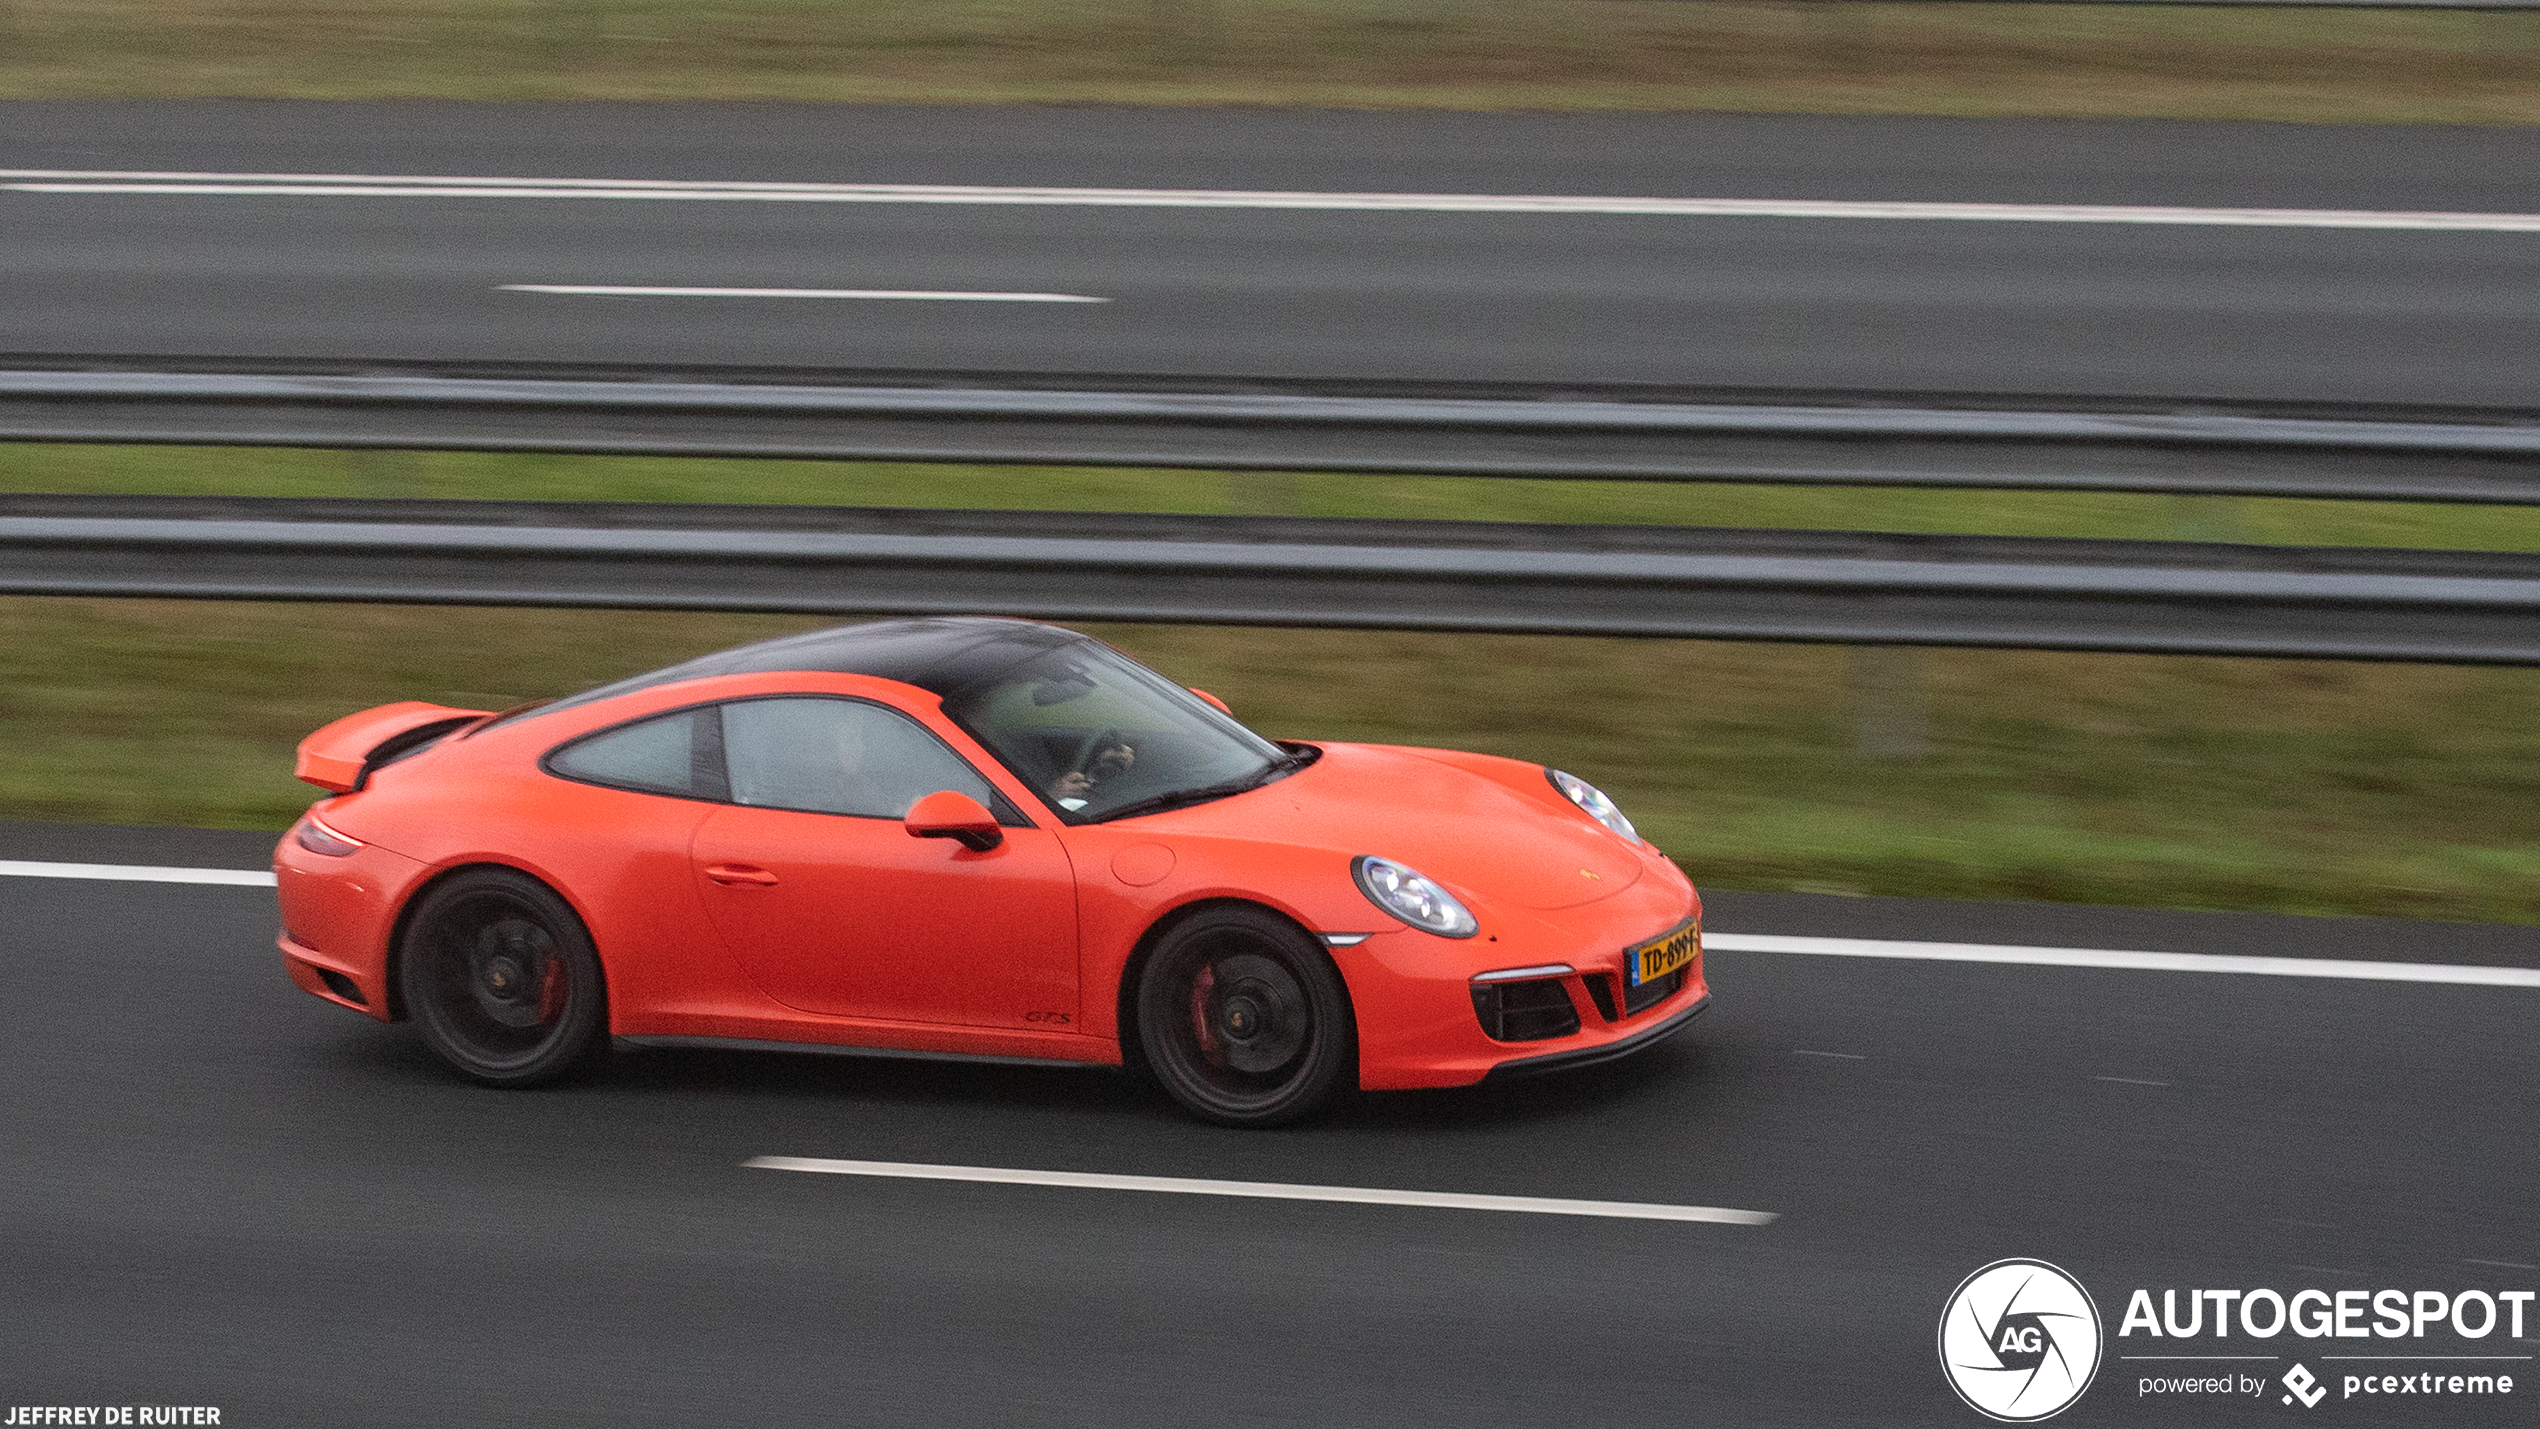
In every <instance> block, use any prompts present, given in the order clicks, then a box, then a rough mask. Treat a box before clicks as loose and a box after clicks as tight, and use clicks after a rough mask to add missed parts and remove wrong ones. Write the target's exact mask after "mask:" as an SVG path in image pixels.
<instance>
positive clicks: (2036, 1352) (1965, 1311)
mask: <svg viewBox="0 0 2540 1429" xmlns="http://www.w3.org/2000/svg"><path fill="white" fill-rule="evenodd" d="M2099 1344H2100V1338H2099V1307H2098V1306H2097V1305H2094V1304H2092V1303H2091V1300H2090V1292H2089V1291H2087V1290H2084V1289H2082V1288H2081V1282H2080V1281H2078V1280H2075V1279H2073V1278H2072V1277H2071V1276H2069V1275H2067V1274H2065V1273H2064V1272H2063V1271H2062V1270H2060V1269H2058V1268H2057V1267H2055V1266H2052V1265H2049V1264H2047V1263H2046V1262H2045V1261H2042V1260H1997V1261H1995V1262H1993V1263H1992V1264H1991V1265H1988V1266H1985V1267H1984V1268H1983V1269H1981V1270H1978V1271H1977V1272H1976V1273H1975V1274H1973V1275H1970V1276H1968V1277H1967V1278H1966V1279H1964V1280H1962V1281H1960V1282H1958V1288H1957V1289H1956V1290H1955V1291H1952V1292H1951V1293H1950V1296H1949V1300H1948V1303H1947V1304H1945V1305H1943V1306H1942V1307H1941V1311H1940V1370H1941V1373H1942V1374H1944V1375H1946V1376H1947V1377H1948V1379H1949V1387H1950V1388H1952V1389H1954V1390H1956V1391H1958V1397H1959V1398H1960V1399H1963V1400H1965V1401H1967V1407H1969V1408H1971V1409H1973V1410H1975V1411H1976V1412H1977V1413H1978V1414H1982V1415H1984V1416H1985V1417H1987V1418H1990V1419H1999V1420H2003V1421H2005V1422H2007V1423H2014V1424H2023V1423H2029V1422H2032V1421H2035V1420H2039V1419H2051V1418H2053V1417H2054V1416H2056V1415H2058V1414H2061V1413H2063V1412H2064V1411H2065V1410H2066V1409H2069V1408H2071V1407H2072V1405H2073V1402H2074V1401H2075V1400H2077V1399H2079V1398H2081V1395H2082V1391H2083V1390H2086V1389H2088V1388H2090V1379H2091V1376H2093V1375H2095V1374H2097V1373H2098V1372H2099Z"/></svg>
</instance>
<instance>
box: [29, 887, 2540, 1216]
mask: <svg viewBox="0 0 2540 1429" xmlns="http://www.w3.org/2000/svg"><path fill="white" fill-rule="evenodd" d="M0 878H89V879H103V880H108V881H113V882H121V883H213V884H232V885H237V886H242V887H258V888H271V887H273V886H274V879H273V875H272V874H271V873H269V872H266V871H264V870H261V869H243V868H161V867H153V866H149V865H144V864H128V863H32V862H22V861H12V860H8V859H0ZM1702 941H1703V945H1704V946H1705V947H1707V948H1709V949H1711V950H1713V951H1716V952H1723V953H1800V954H1807V955H1811V956H1825V957H1846V958H1898V959H1904V960H1907V961H1922V962H1951V963H2021V964H2027V965H2030V966H2034V967H2059V968H2122V969H2130V970H2134V971H2141V972H2190V973H2243V974H2254V975H2257V976H2261V977H2324V978H2350V979H2360V980H2363V981H2368V982H2430V983H2456V984H2461V985H2465V986H2473V987H2540V968H2490V967H2476V966H2471V965H2466V964H2460V963H2388V962H2366V961H2362V960H2360V959H2348V958H2266V957H2242V956H2235V955H2231V954H2222V953H2139V952H2123V951H2118V950H2115V949H2109V948H2025V947H2018V946H2014V945H2009V944H2001V943H1908V942H1892V941H1885V940H1879V939H1870V938H1803V937H1790V936H1785V935H1781V934H1775V933H1706V934H1704V935H1703V940H1702ZM1798 1055H1802V1056H1818V1057H1824V1056H1833V1057H1841V1056H1847V1055H1849V1054H1847V1053H1842V1052H1801V1053H1799V1054H1798ZM2112 1080H2113V1079H2112ZM1017 1174H1026V1173H1017ZM1131 1179H1136V1178H1131ZM1224 1184H1228V1185H1234V1184H1240V1183H1235V1182H1227V1183H1224ZM1225 1194H1233V1193H1232V1192H1228V1193H1225ZM1384 1194H1393V1193H1384ZM1400 1194H1406V1195H1409V1194H1420V1193H1413V1192H1404V1193H1400ZM1485 1199H1487V1198H1485Z"/></svg>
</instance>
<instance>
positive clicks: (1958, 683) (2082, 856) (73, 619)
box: [0, 447, 2540, 922]
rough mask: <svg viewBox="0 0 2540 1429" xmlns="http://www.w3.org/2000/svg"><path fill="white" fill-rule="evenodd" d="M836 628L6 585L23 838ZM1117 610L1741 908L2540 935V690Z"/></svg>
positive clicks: (1030, 485) (1013, 488)
mask: <svg viewBox="0 0 2540 1429" xmlns="http://www.w3.org/2000/svg"><path fill="white" fill-rule="evenodd" d="M0 488H4V489H14V490H20V491H71V492H79V491H91V492H108V491H115V492H168V493H182V492H219V493H227V494H239V495H310V496H321V495H420V496H492V495H501V496H511V497H520V498H540V497H544V498H557V499H584V500H602V499H640V500H660V501H693V500H749V501H790V502H830V503H839V504H867V505H925V506H976V507H1007V508H1024V509H1032V508H1038V509H1071V510H1175V511H1247V510H1250V511H1258V510H1263V509H1278V510H1293V511H1301V512H1305V513H1308V514H1329V515H1420V516H1446V517H1468V518H1496V519H1516V520H1548V521H1618V520H1620V521H1682V522H1702V523H1709V524H1730V525H1740V524H1742V525H1767V526H1770V525H1779V526H1806V527H1824V528H1843V529H1887V530H1976V531H2001V532H2007V533H2016V534H2047V535H2106V536H2141V537H2149V538H2154V539H2178V538H2181V537H2197V536H2202V537H2205V538H2209V539H2211V538H2221V539H2245V540H2283V541H2300V542H2314V543H2323V544H2383V545H2417V546H2451V547H2483V548H2487V549H2506V550H2540V516H2535V513H2531V512H2525V511H2519V510H2511V509H2490V508H2447V507H2425V506H2408V505H2399V504H2392V505H2387V506H2381V505H2367V504H2358V503H2336V502H2289V501H2252V500H2238V501H2219V502H2213V501H2190V500H2186V499H2181V498H2166V497H2122V496H2050V495H2034V494H2025V493H1986V492H1911V491H1861V490H1826V491H1812V490H1790V489H1776V488H1765V487H1714V486H1666V485H1659V484H1655V483H1647V484H1638V483H1610V484H1609V483H1574V482H1513V481H1485V480H1460V481H1458V480H1431V479H1419V478H1400V479H1392V478H1385V479H1376V478H1366V477H1336V476H1317V475H1311V474H1304V475H1293V476H1226V475H1224V474H1219V473H1206V472H1150V471H1085V470H1065V469H1060V470H1037V469H1029V468H946V467H910V466H890V465H875V464H855V463H808V462H805V463H792V462H712V461H666V460H664V461H655V460H650V459H642V458H590V457H546V456H477V455H468V454H455V453H452V454H430V455H418V454H410V453H389V454H347V453H332V452H304V451H288V452H268V451H254V450H198V449H181V448H158V449H151V448H85V447H0ZM819 623H821V622H817V621H805V620H799V619H792V618H782V617H747V616H720V615H672V614H640V613H631V612H577V611H543V610H461V609H445V608H431V607H405V608H400V607H379V606H291V605H272V604H222V603H188V602H162V601H107V600H61V599H10V600H0V729H5V730H6V732H7V738H8V751H9V757H8V758H7V759H6V760H0V818H39V819H41V818H50V819H79V820H100V821H114V822H131V823H176V824H204V825H214V826H232V827H279V826H280V825H281V824H282V823H284V822H286V821H288V819H289V818H290V817H292V815H293V814H294V813H295V812H296V811H297V810H298V809H299V808H300V807H302V806H303V805H304V804H305V803H306V802H307V800H308V798H309V797H310V794H311V791H309V790H308V789H306V788H305V787H303V786H301V785H298V784H296V783H294V782H293V781H292V780H291V778H290V777H289V768H290V758H291V748H292V746H293V744H294V743H295V742H296V741H297V740H298V739H299V738H300V736H301V735H303V734H305V733H307V732H308V731H309V730H310V729H312V728H314V727H316V726H317V725H319V724H321V723H323V722H325V721H326V720H329V719H332V718H334V717H336V716H338V715H340V714H343V713H346V712H348V711H350V710H353V709H358V708H362V707H364V706H368V705H372V704H379V703H384V702H386V701H389V700H395V699H416V698H420V699H431V700H438V701H441V702H444V703H450V704H459V705H466V706H473V707H479V708H494V707H501V706H504V705H509V704H513V703H517V702H519V701H521V700H525V699H530V698H535V697H537V696H541V695H550V694H559V693H563V692H566V691H570V690H574V689H579V688H584V687H587V686H588V685H591V684H594V683H597V682H600V681H602V680H606V679H611V678H614V677H616V676H619V675H622V674H628V673H632V672H634V671H637V670H642V669H648V668H651V667H654V666H657V665H660V664H664V663H667V662H669V661H671V660H674V659H678V658H681V657H683V656H686V655H689V654H694V653H698V652H701V651H704V650H709V649H715V648H719V647H721V646H724V645H729V644H734V643H738V642H740V641H742V640H747V639H753V638H758V637H761V636H766V635H773V634H777V633H781V632H785V631H790V630H797V629H803V628H807V627H808V626H811V625H816V624H819ZM1096 629H1097V633H1099V634H1102V635H1103V636H1104V637H1105V638H1107V639H1110V640H1112V641H1114V642H1115V643H1117V644H1120V645H1121V646H1123V647H1124V648H1126V649H1129V650H1130V651H1132V652H1133V653H1136V654H1138V655H1140V656H1141V657H1142V658H1145V659H1147V660H1149V661H1150V662H1151V663H1154V664H1155V665H1157V666H1158V667H1159V668H1161V669H1163V670H1165V671H1166V672H1167V673H1169V674H1171V675H1173V676H1175V677H1176V678H1179V679H1182V680H1184V681H1186V682H1189V683H1192V684H1197V685H1202V686H1204V687H1206V688H1208V689H1211V690H1214V691H1216V692H1217V693H1219V694H1221V695H1223V696H1225V697H1226V698H1227V699H1228V700H1229V701H1230V702H1231V703H1233V705H1234V706H1235V708H1236V709H1237V710H1238V711H1239V712H1240V713H1241V714H1242V715H1243V716H1244V717H1245V718H1246V719H1247V720H1248V721H1249V722H1251V723H1253V724H1254V725H1255V726H1257V727H1259V728H1261V729H1263V730H1265V731H1268V732H1271V733H1274V734H1279V735H1285V736H1296V737H1307V738H1334V739H1373V740H1388V741H1396V742H1403V743H1417V744H1436V745H1446V746H1452V747H1459V748H1470V749H1483V750H1490V751H1493V752H1496V753H1502V754H1508V755H1512V756H1516V757H1520V758H1526V759H1534V760H1541V761H1545V762H1548V763H1555V764H1560V765H1563V766H1565V767H1568V768H1572V769H1575V770H1577V771H1578V772H1579V773H1581V774H1583V775H1585V776H1587V777H1589V778H1591V779H1594V780H1595V781H1597V782H1598V783H1600V784H1602V785H1603V786H1605V787H1606V788H1607V789H1609V790H1610V791H1612V792H1613V793H1614V794H1615V795H1616V796H1617V797H1618V798H1620V799H1621V800H1622V801H1623V803H1624V806H1625V807H1626V808H1627V809H1628V810H1630V812H1631V813H1632V814H1633V816H1634V817H1635V818H1636V819H1638V820H1639V821H1640V823H1641V825H1642V827H1643V828H1644V829H1646V830H1647V831H1648V832H1649V833H1650V834H1651V835H1652V836H1653V837H1654V838H1656V839H1657V840H1658V841H1659V842H1660V843H1661V844H1662V845H1663V846H1665V847H1666V848H1668V849H1669V850H1670V851H1672V852H1674V853H1675V854H1676V855H1677V856H1678V857H1679V858H1680V859H1681V860H1683V862H1684V863H1685V865H1686V866H1687V867H1688V868H1690V869H1692V870H1694V872H1695V874H1696V876H1697V878H1699V879H1700V880H1701V881H1703V882H1704V883H1707V884H1709V885H1711V886H1715V887H1744V888H1767V889H1773V888H1797V889H1813V890H1820V891H1823V890H1833V891H1859V892H1874V893H1889V894H1903V895H1926V896H1953V897H1970V898H2043V899H2054V900H2069V901H2080V902H2111V903H2142V904H2156V905H2168V906H2186V907H2207V908H2264V909H2275V910H2281V911H2297V912H2347V913H2381V914H2395V915H2408V916H2418V917H2433V918H2478V919H2497V920H2506V921H2521V922H2540V671H2527V670H2477V669H2454V668H2445V667H2436V666H2375V665H2354V664H2338V663H2311V662H2297V661H2263V660H2215V659H2184V658H2167V657H2148V656H2147V657H2134V656H2109V655H2056V654H2038V653H2028V652H2004V651H1970V650H1930V651H1922V652H1916V653H1915V654H1913V655H1912V656H1910V657H1909V658H1908V659H1907V660H1906V661H1905V663H1904V666H1903V669H1902V671H1901V673H1900V672H1899V671H1898V670H1897V669H1894V668H1890V667H1884V666H1882V667H1875V668H1874V667H1872V666H1869V665H1866V664H1865V663H1864V662H1862V661H1861V659H1860V657H1859V656H1857V655H1856V654H1855V653H1854V652H1850V651H1846V650H1842V649H1835V648H1819V647H1804V646H1790V645H1737V644H1724V643H1717V642H1701V641H1629V640H1599V639H1556V638H1523V637H1504V636H1440V635H1426V634H1403V633H1367V632H1349V633H1343V632H1330V631H1308V630H1235V629H1223V628H1213V627H1156V626H1133V627H1096ZM1882 671H1883V673H1882ZM1899 704H1902V705H1903V706H1904V707H1905V708H1906V711H1907V718H1908V723H1912V722H1916V721H1917V720H1918V721H1919V723H1920V724H1921V725H1922V727H1923V740H1922V742H1923V743H1924V745H1925V746H1926V747H1925V749H1924V752H1922V753H1921V754H1919V755H1918V756H1915V757H1904V758H1900V757H1871V756H1869V755H1866V754H1865V753H1864V752H1863V739H1864V735H1865V732H1866V727H1865V723H1864V720H1863V718H1862V716H1863V714H1864V712H1865V711H1871V710H1879V711H1884V712H1886V713H1887V714H1889V715H1891V716H1892V715H1894V713H1895V709H1896V707H1897V706H1898V705H1899ZM1884 728H1886V730H1887V732H1888V735H1889V736H1891V737H1892V736H1893V733H1894V726H1893V721H1892V720H1891V721H1890V722H1889V723H1888V724H1887V725H1886V726H1884ZM1908 742H1909V743H1910V742H1911V741H1908Z"/></svg>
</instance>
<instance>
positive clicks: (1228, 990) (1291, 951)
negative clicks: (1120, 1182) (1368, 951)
mask: <svg viewBox="0 0 2540 1429" xmlns="http://www.w3.org/2000/svg"><path fill="white" fill-rule="evenodd" d="M1137 1029H1138V1051H1139V1053H1140V1054H1141V1057H1142V1060H1143V1061H1144V1063H1145V1065H1146V1068H1147V1071H1148V1073H1149V1074H1150V1075H1151V1076H1153V1077H1154V1078H1155V1080H1156V1082H1157V1084H1158V1085H1160V1086H1162V1087H1163V1088H1164V1090H1165V1092H1166V1093H1167V1094H1169V1095H1170V1096H1171V1097H1172V1098H1173V1099H1174V1100H1175V1101H1177V1102H1180V1103H1181V1104H1182V1106H1183V1108H1184V1109H1185V1110H1188V1111H1190V1112H1192V1113H1193V1114H1195V1115H1197V1116H1200V1117H1203V1118H1205V1119H1207V1120H1209V1121H1214V1122H1217V1123H1219V1124H1221V1125H1225V1126H1244V1127H1262V1126H1279V1125H1283V1124H1285V1123H1287V1122H1292V1121H1295V1120H1297V1119H1299V1118H1301V1117H1304V1116H1306V1115H1308V1114H1310V1113H1311V1112H1313V1111H1314V1110H1315V1109H1316V1108H1318V1107H1320V1106H1321V1105H1322V1104H1323V1103H1324V1102H1326V1101H1327V1100H1329V1099H1330V1098H1331V1096H1332V1094H1333V1093H1335V1092H1337V1091H1338V1090H1340V1089H1341V1087H1342V1086H1343V1085H1345V1084H1347V1083H1349V1082H1353V1081H1355V1080H1356V1077H1355V1073H1356V1071H1357V1066H1358V1038H1357V1027H1356V1022H1355V1019H1354V1017H1353V1015H1352V1013H1351V1011H1350V1005H1349V990H1348V989H1347V988H1346V987H1344V986H1343V985H1342V983H1341V977H1340V973H1339V971H1338V970H1337V969H1335V968H1334V967H1333V966H1332V960H1331V959H1330V958H1329V957H1328V956H1326V955H1325V954H1324V952H1323V950H1322V948H1320V947H1319V946H1317V945H1316V944H1315V943H1314V941H1313V940H1312V939H1311V938H1308V937H1307V936H1306V935H1305V934H1304V933H1302V932H1300V931H1298V930H1297V928H1296V926H1295V925H1294V924H1292V923H1290V922H1288V921H1287V920H1286V919H1284V918H1281V917H1279V916H1277V915H1276V914H1273V913H1271V912H1269V911H1267V910H1265V909H1260V908H1251V907H1246V906H1243V905H1240V904H1230V905H1227V906H1224V907H1218V908H1211V909H1207V910H1205V911H1203V912H1200V913H1197V914H1194V915H1193V916H1191V917H1190V918H1188V919H1186V920H1184V921H1183V922H1180V923H1177V924H1175V925H1174V926H1173V927H1172V928H1171V929H1170V930H1168V931H1167V932H1166V933H1165V934H1164V935H1163V937H1162V938H1161V939H1160V940H1159V941H1158V942H1157V943H1156V945H1155V949H1154V951H1152V952H1151V953H1149V954H1148V956H1147V961H1146V966H1145V968H1144V970H1143V971H1141V972H1140V973H1139V975H1138V1004H1137Z"/></svg>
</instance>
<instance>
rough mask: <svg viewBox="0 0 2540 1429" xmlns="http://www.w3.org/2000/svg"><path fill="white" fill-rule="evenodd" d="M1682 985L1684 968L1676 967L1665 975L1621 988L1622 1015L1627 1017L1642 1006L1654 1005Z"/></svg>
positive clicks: (1665, 998)
mask: <svg viewBox="0 0 2540 1429" xmlns="http://www.w3.org/2000/svg"><path fill="white" fill-rule="evenodd" d="M1684 985H1685V970H1684V969H1683V968H1678V969H1676V970H1675V971H1674V972H1671V973H1669V974H1667V975H1666V976H1665V977H1654V978H1651V979H1650V980H1649V981H1647V982H1645V983H1642V984H1641V985H1640V986H1638V987H1627V988H1625V989H1623V1015H1624V1016H1625V1017H1629V1016H1631V1015H1632V1014H1633V1013H1635V1012H1638V1011H1640V1010H1642V1009H1643V1008H1649V1007H1656V1006H1657V1005H1658V1004H1660V1003H1662V1002H1665V1001H1666V1000H1667V999H1668V998H1670V997H1673V996H1675V995H1676V989H1677V988H1680V987H1682V986H1684Z"/></svg>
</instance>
